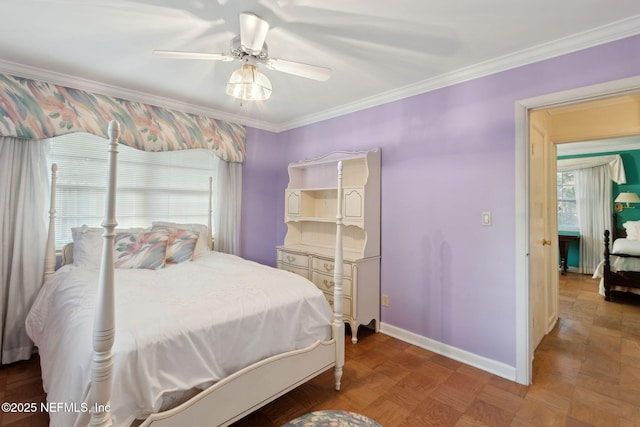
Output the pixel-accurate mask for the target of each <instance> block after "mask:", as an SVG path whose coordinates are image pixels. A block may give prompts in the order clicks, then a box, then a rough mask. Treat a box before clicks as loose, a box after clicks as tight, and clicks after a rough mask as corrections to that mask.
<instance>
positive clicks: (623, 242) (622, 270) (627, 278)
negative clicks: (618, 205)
mask: <svg viewBox="0 0 640 427" xmlns="http://www.w3.org/2000/svg"><path fill="white" fill-rule="evenodd" d="M616 221H617V218H616V216H614V218H613V224H614V227H613V229H612V232H610V231H609V230H605V232H604V260H603V261H602V262H601V263H600V265H599V266H598V268H597V269H596V271H595V273H594V275H593V277H594V278H601V280H600V288H599V291H600V294H601V295H603V296H604V298H605V300H607V301H610V300H611V292H631V293H634V294H640V221H627V222H625V223H624V224H623V227H624V230H618V229H617V226H616V224H617V222H616ZM611 243H612V245H611Z"/></svg>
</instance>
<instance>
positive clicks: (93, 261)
mask: <svg viewBox="0 0 640 427" xmlns="http://www.w3.org/2000/svg"><path fill="white" fill-rule="evenodd" d="M71 235H72V236H73V265H75V266H77V267H84V268H98V267H100V258H101V257H102V228H95V227H88V226H86V225H83V226H82V227H75V228H72V229H71Z"/></svg>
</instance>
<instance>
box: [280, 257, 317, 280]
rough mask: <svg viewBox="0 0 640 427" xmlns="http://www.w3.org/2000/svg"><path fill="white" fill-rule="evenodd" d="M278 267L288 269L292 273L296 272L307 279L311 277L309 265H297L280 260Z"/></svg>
mask: <svg viewBox="0 0 640 427" xmlns="http://www.w3.org/2000/svg"><path fill="white" fill-rule="evenodd" d="M278 268H279V269H280V270H287V271H290V272H292V273H296V274H298V275H300V276H302V277H304V278H305V279H309V269H308V268H307V267H298V266H295V265H290V264H285V263H284V262H280V261H278Z"/></svg>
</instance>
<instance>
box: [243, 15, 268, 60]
mask: <svg viewBox="0 0 640 427" xmlns="http://www.w3.org/2000/svg"><path fill="white" fill-rule="evenodd" d="M268 31H269V23H268V22H267V21H265V20H263V19H262V18H260V17H258V16H257V15H254V14H253V13H248V12H244V13H241V14H240V43H241V44H242V47H243V48H244V49H245V50H246V52H248V53H250V54H251V55H258V54H259V53H260V51H262V46H263V45H264V41H265V39H266V38H267V32H268Z"/></svg>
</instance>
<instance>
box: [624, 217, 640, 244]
mask: <svg viewBox="0 0 640 427" xmlns="http://www.w3.org/2000/svg"><path fill="white" fill-rule="evenodd" d="M622 226H623V227H624V229H625V230H626V231H627V239H629V240H640V221H627V222H625V223H624V224H622Z"/></svg>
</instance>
